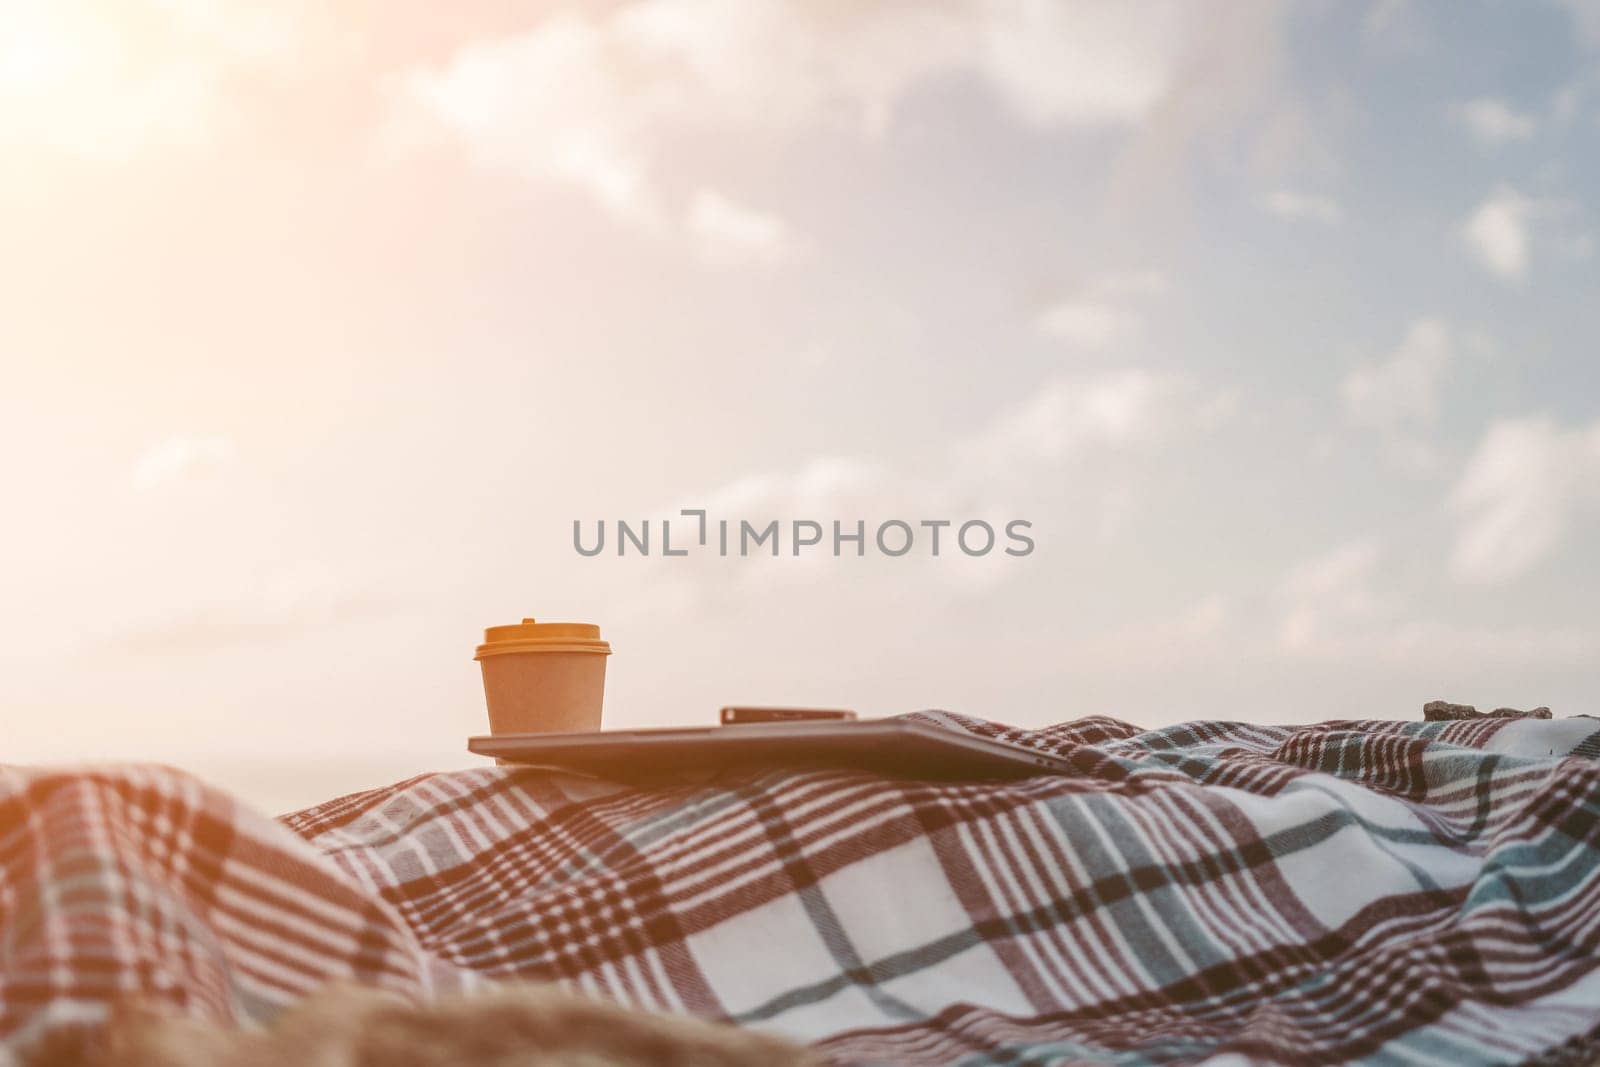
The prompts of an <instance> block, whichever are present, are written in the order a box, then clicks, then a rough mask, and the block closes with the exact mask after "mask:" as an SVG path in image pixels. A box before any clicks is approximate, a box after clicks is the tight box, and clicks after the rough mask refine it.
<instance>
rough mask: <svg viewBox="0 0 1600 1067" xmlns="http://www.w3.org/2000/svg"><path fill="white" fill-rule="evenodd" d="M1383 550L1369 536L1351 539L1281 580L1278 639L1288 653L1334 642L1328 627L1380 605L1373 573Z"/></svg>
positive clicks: (1328, 647)
mask: <svg viewBox="0 0 1600 1067" xmlns="http://www.w3.org/2000/svg"><path fill="white" fill-rule="evenodd" d="M1380 557H1381V553H1380V551H1379V548H1378V546H1377V544H1376V543H1375V542H1373V541H1370V540H1361V541H1352V542H1350V543H1348V544H1344V545H1341V546H1339V547H1337V548H1335V549H1333V550H1331V551H1329V552H1327V553H1324V554H1323V555H1320V556H1317V557H1314V558H1313V559H1310V560H1307V561H1306V562H1304V563H1302V564H1300V565H1299V566H1297V567H1296V568H1294V569H1293V570H1292V571H1290V572H1289V574H1288V575H1287V576H1285V578H1284V579H1283V581H1282V583H1281V584H1280V586H1279V589H1278V595H1279V598H1280V600H1281V601H1282V603H1283V604H1284V613H1283V618H1282V621H1281V623H1280V625H1279V627H1278V644H1279V645H1280V646H1281V647H1282V648H1284V649H1286V650H1289V651H1292V652H1314V651H1315V652H1327V651H1329V650H1331V649H1333V648H1335V647H1336V641H1335V638H1334V637H1333V636H1331V635H1330V630H1333V631H1337V630H1338V629H1339V628H1340V627H1342V626H1344V625H1345V624H1347V623H1349V622H1351V621H1352V620H1358V619H1362V618H1364V617H1367V616H1369V615H1372V614H1373V613H1374V612H1376V611H1377V610H1378V609H1379V608H1380V607H1381V606H1382V604H1383V601H1382V599H1381V598H1380V597H1379V596H1378V595H1377V593H1376V592H1374V589H1373V584H1374V582H1373V574H1374V571H1375V570H1376V569H1377V566H1378V562H1379V559H1380Z"/></svg>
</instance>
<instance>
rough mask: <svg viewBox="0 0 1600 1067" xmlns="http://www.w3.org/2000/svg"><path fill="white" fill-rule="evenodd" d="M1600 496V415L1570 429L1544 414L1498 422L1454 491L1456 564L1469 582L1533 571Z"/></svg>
mask: <svg viewBox="0 0 1600 1067" xmlns="http://www.w3.org/2000/svg"><path fill="white" fill-rule="evenodd" d="M1597 500H1600V421H1596V422H1593V423H1590V424H1589V425H1588V426H1586V427H1578V428H1575V429H1569V428H1566V427H1563V426H1560V425H1558V424H1556V423H1555V422H1552V421H1551V420H1549V419H1545V418H1526V419H1509V420H1504V421H1501V422H1497V423H1495V424H1494V425H1493V426H1491V427H1490V428H1489V432H1488V433H1487V434H1485V435H1484V438H1483V440H1482V441H1481V442H1480V443H1479V445H1478V448H1477V450H1476V452H1474V454H1473V456H1472V458H1471V459H1470V460H1469V461H1468V463H1467V466H1466V470H1465V471H1464V472H1463V474H1462V476H1461V480H1460V481H1459V482H1458V483H1457V485H1456V487H1455V491H1454V493H1453V494H1452V496H1451V505H1452V507H1453V508H1454V509H1455V511H1456V513H1457V514H1458V515H1459V516H1460V518H1461V523H1462V526H1461V530H1460V532H1459V533H1458V535H1457V537H1456V544H1455V549H1454V551H1453V552H1452V554H1451V557H1450V567H1451V570H1452V571H1453V573H1454V574H1455V575H1456V577H1457V578H1460V579H1462V580H1463V581H1468V582H1481V583H1492V582H1503V581H1506V580H1508V579H1511V578H1515V577H1517V576H1518V575H1520V574H1523V573H1525V572H1527V571H1529V570H1531V569H1532V568H1533V567H1534V566H1536V565H1537V564H1538V563H1539V562H1540V561H1542V560H1543V559H1544V558H1545V557H1546V556H1548V555H1549V554H1550V553H1551V552H1553V551H1554V550H1555V549H1556V548H1557V547H1558V546H1559V545H1560V544H1561V542H1562V541H1564V540H1565V539H1566V537H1567V535H1568V533H1569V531H1570V529H1571V527H1572V525H1573V523H1574V522H1575V521H1576V520H1577V519H1578V518H1579V517H1580V515H1581V514H1582V513H1583V512H1584V511H1585V510H1587V509H1589V508H1590V507H1592V506H1593V505H1594V504H1595V503H1596V501H1597Z"/></svg>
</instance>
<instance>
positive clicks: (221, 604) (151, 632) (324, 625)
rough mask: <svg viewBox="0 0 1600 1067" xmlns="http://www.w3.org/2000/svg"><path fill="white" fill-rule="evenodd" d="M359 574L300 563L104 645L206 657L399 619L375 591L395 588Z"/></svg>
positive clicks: (393, 603)
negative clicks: (307, 635) (313, 634)
mask: <svg viewBox="0 0 1600 1067" xmlns="http://www.w3.org/2000/svg"><path fill="white" fill-rule="evenodd" d="M360 569H361V565H360V564H355V565H348V566H346V567H342V568H333V567H330V566H327V565H322V564H316V563H310V562H301V563H297V564H290V565H285V566H280V567H277V568H274V569H270V570H267V571H265V572H264V573H261V574H252V575H251V576H250V577H248V578H246V579H245V580H244V581H243V582H242V588H240V589H238V590H235V591H234V593H233V595H231V596H221V597H216V598H215V599H212V600H211V601H210V602H208V603H205V604H203V605H200V606H197V607H190V608H189V609H187V610H186V611H185V612H184V613H182V614H177V615H174V616H171V617H168V618H165V619H159V620H150V621H147V622H145V623H143V624H141V625H137V626H133V627H130V628H129V629H128V630H127V631H126V632H123V633H121V634H118V635H117V636H116V637H114V638H113V639H111V640H110V641H109V642H108V644H109V645H110V647H114V648H119V649H121V650H123V651H125V652H130V653H134V654H139V655H149V654H159V655H167V654H194V653H209V652H215V651H218V650H220V649H226V648H235V647H241V646H250V645H260V644H270V643H276V642H280V641H288V640H292V639H294V638H298V637H301V636H304V635H305V634H307V633H310V632H313V631H318V630H323V629H329V628H333V627H338V626H343V625H346V624H350V623H365V622H374V621H379V620H384V619H390V618H394V617H396V616H397V615H398V614H400V613H401V612H402V611H403V610H404V605H402V604H401V603H400V602H399V601H398V600H395V599H394V598H393V597H392V596H390V595H389V594H387V593H383V592H379V591H378V590H379V589H392V588H394V587H395V585H396V584H397V583H396V582H394V581H393V579H392V578H391V579H390V580H388V581H382V580H379V579H377V578H375V577H371V576H361V575H358V574H354V573H352V572H353V571H357V570H360Z"/></svg>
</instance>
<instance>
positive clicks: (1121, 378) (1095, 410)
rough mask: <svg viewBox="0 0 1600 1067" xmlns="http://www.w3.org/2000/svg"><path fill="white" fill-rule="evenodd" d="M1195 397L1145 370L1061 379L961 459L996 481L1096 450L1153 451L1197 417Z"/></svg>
mask: <svg viewBox="0 0 1600 1067" xmlns="http://www.w3.org/2000/svg"><path fill="white" fill-rule="evenodd" d="M1188 393H1189V389H1188V387H1187V385H1186V384H1185V383H1184V382H1183V381H1182V380H1181V379H1179V378H1177V377H1175V376H1172V375H1166V374H1159V373H1156V372H1152V371H1148V370H1143V369H1139V368H1131V369H1128V370H1123V371H1116V372H1112V373H1108V374H1100V375H1094V376H1064V377H1060V378H1056V379H1053V380H1051V381H1048V382H1046V383H1045V384H1044V385H1042V386H1040V387H1039V388H1038V389H1036V390H1035V391H1034V393H1033V395H1032V396H1030V397H1029V398H1028V399H1027V400H1025V401H1024V402H1022V403H1021V404H1019V405H1017V406H1016V407H1014V408H1012V409H1011V410H1010V411H1007V412H1005V413H1003V414H1002V415H1000V416H999V417H998V418H996V419H995V420H994V421H993V422H991V423H990V424H989V426H988V427H986V428H985V429H983V430H981V431H980V432H978V433H976V434H974V435H973V436H971V437H969V438H967V439H966V440H964V441H962V442H961V443H960V444H959V445H958V448H957V453H958V455H959V456H961V457H962V458H963V459H964V460H965V467H966V468H967V469H971V468H972V467H974V466H976V467H977V468H979V469H980V470H981V471H983V474H984V476H991V475H994V474H998V473H1000V472H1002V471H1006V470H1015V469H1016V468H1017V467H1018V465H1021V464H1038V463H1049V464H1054V463H1060V462H1063V461H1066V460H1069V459H1072V458H1075V457H1077V456H1079V455H1082V454H1083V453H1085V452H1087V451H1089V450H1091V449H1095V448H1126V447H1131V446H1136V445H1141V444H1147V443H1151V442H1154V441H1156V440H1159V439H1160V438H1161V436H1162V435H1163V434H1164V432H1165V431H1166V430H1167V429H1168V428H1169V427H1175V426H1178V425H1180V424H1182V422H1183V418H1184V414H1185V413H1186V412H1190V411H1192V410H1193V409H1192V406H1191V405H1189V404H1187V403H1186V401H1187V400H1189V399H1192V398H1191V397H1190V396H1188Z"/></svg>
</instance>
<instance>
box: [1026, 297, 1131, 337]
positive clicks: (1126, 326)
mask: <svg viewBox="0 0 1600 1067" xmlns="http://www.w3.org/2000/svg"><path fill="white" fill-rule="evenodd" d="M1034 325H1036V326H1037V327H1038V328H1039V332H1040V333H1043V334H1045V335H1047V336H1049V337H1056V338H1059V339H1061V340H1063V341H1068V342H1070V343H1072V344H1075V345H1078V346H1080V347H1082V348H1106V347H1107V346H1109V345H1111V344H1112V343H1113V342H1115V341H1117V340H1120V339H1121V338H1123V337H1125V336H1127V335H1128V334H1130V333H1132V332H1133V330H1134V328H1135V325H1136V320H1135V319H1134V317H1133V316H1132V315H1131V314H1130V313H1129V312H1127V311H1125V310H1123V309H1122V308H1120V307H1118V306H1117V305H1115V304H1111V303H1107V302H1105V301H1101V300H1064V301H1062V302H1061V303H1059V304H1053V305H1051V306H1050V307H1048V308H1046V309H1045V310H1044V311H1043V312H1041V313H1040V314H1039V317H1038V318H1037V319H1035V320H1034Z"/></svg>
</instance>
